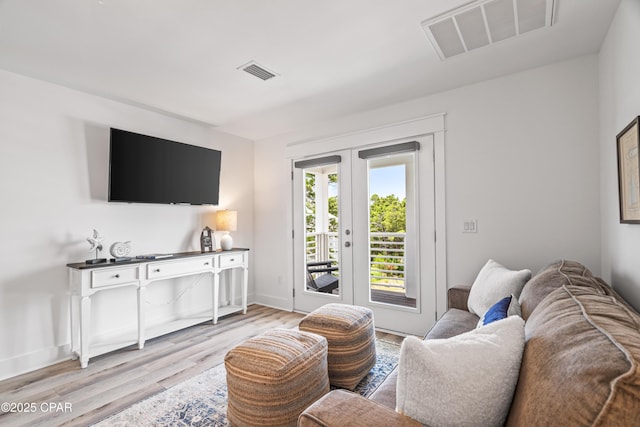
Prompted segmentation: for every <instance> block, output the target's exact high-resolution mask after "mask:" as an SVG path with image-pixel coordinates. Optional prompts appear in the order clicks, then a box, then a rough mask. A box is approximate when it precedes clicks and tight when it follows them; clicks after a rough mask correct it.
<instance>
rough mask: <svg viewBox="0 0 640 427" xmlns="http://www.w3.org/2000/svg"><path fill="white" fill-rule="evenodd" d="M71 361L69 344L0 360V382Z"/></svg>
mask: <svg viewBox="0 0 640 427" xmlns="http://www.w3.org/2000/svg"><path fill="white" fill-rule="evenodd" d="M69 359H71V349H70V345H69V344H64V345H61V346H57V347H48V348H43V349H41V350H36V351H32V352H30V353H23V354H20V355H17V356H12V357H10V358H7V359H3V360H0V381H1V380H6V379H7V378H11V377H16V376H18V375H22V374H26V373H27V372H31V371H35V370H37V369H42V368H46V367H48V366H51V365H54V364H56V363H60V362H64V361H65V360H69Z"/></svg>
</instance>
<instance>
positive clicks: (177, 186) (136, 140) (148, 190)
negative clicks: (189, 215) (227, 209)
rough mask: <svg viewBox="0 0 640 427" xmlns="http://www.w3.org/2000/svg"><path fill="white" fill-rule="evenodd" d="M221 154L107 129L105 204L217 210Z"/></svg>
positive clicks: (165, 140) (174, 142)
mask: <svg viewBox="0 0 640 427" xmlns="http://www.w3.org/2000/svg"><path fill="white" fill-rule="evenodd" d="M221 157H222V153H221V152H220V151H218V150H213V149H210V148H204V147H198V146H195V145H189V144H183V143H180V142H176V141H170V140H167V139H162V138H155V137H152V136H147V135H141V134H139V133H134V132H128V131H125V130H120V129H114V128H111V143H110V152H109V201H110V202H128V203H163V204H189V205H217V204H218V197H219V191H220V161H221Z"/></svg>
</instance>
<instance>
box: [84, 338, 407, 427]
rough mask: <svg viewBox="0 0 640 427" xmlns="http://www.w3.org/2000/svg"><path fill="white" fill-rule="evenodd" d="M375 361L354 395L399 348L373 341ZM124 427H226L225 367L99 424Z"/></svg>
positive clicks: (380, 376)
mask: <svg viewBox="0 0 640 427" xmlns="http://www.w3.org/2000/svg"><path fill="white" fill-rule="evenodd" d="M376 351H377V360H376V364H375V366H374V367H373V368H372V369H371V371H370V372H369V374H368V375H367V376H366V377H365V378H364V379H363V380H362V381H361V382H360V384H358V385H357V386H356V389H355V392H356V393H359V394H360V395H362V396H364V397H368V396H369V395H370V394H371V393H373V392H374V391H375V390H376V388H378V386H379V385H380V384H381V383H382V381H383V380H384V379H385V378H386V376H387V375H388V374H389V373H390V372H391V371H392V370H393V368H395V367H396V365H397V364H398V358H399V355H400V346H399V345H397V344H394V343H390V342H387V341H382V340H379V339H378V340H376ZM94 425H95V426H98V427H107V426H108V427H125V426H159V427H163V426H172V427H173V426H195V427H200V426H202V427H204V426H228V425H229V423H228V422H227V381H226V372H225V369H224V363H221V364H220V365H218V366H215V367H214V368H211V369H209V370H208V371H205V372H203V373H201V374H199V375H197V376H195V377H193V378H191V379H189V380H187V381H185V382H183V383H181V384H178V385H176V386H174V387H171V388H170V389H168V390H165V391H163V392H161V393H159V394H156V395H154V396H152V397H150V398H148V399H146V400H143V401H141V402H138V403H136V404H134V405H132V406H130V407H129V408H127V409H125V410H124V411H122V412H120V413H118V414H115V415H113V416H111V417H109V418H107V419H105V420H103V421H101V422H99V423H98V424H94Z"/></svg>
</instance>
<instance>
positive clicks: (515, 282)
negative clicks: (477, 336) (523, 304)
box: [467, 259, 531, 317]
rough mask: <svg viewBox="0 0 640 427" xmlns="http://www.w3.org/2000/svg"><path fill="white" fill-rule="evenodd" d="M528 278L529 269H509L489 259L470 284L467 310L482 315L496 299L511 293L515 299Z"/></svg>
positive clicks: (529, 274) (529, 276) (498, 299)
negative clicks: (471, 284)
mask: <svg viewBox="0 0 640 427" xmlns="http://www.w3.org/2000/svg"><path fill="white" fill-rule="evenodd" d="M530 278H531V271H530V270H520V271H514V270H509V269H508V268H506V267H505V266H503V265H501V264H499V263H497V262H495V261H494V260H492V259H490V260H489V261H487V263H486V264H485V265H484V267H482V270H480V272H479V273H478V276H477V277H476V280H475V281H474V282H473V286H471V291H470V292H469V299H468V301H467V305H468V306H469V311H470V312H471V313H473V314H475V315H477V316H478V317H482V315H484V313H486V312H487V310H489V308H491V306H492V305H493V304H495V303H496V301H500V300H501V299H502V298H504V297H508V296H509V295H512V294H513V295H514V296H515V297H516V299H517V298H519V297H520V293H521V292H522V288H523V287H524V284H525V283H527V281H528V280H529V279H530Z"/></svg>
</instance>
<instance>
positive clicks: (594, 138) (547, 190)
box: [254, 55, 600, 307]
mask: <svg viewBox="0 0 640 427" xmlns="http://www.w3.org/2000/svg"><path fill="white" fill-rule="evenodd" d="M597 83H598V77H597V57H596V56H594V55H590V56H586V57H581V58H577V59H574V60H570V61H566V62H562V63H558V64H554V65H550V66H546V67H542V68H538V69H533V70H529V71H526V72H522V73H518V74H514V75H509V76H505V77H502V78H499V79H495V80H490V81H486V82H482V83H479V84H475V85H471V86H467V87H463V88H459V89H456V90H452V91H448V92H444V93H441V94H437V95H434V96H429V97H424V98H419V99H416V100H414V101H411V102H405V103H402V104H396V105H392V106H389V107H386V108H383V109H378V110H374V111H370V112H367V113H362V114H359V115H354V116H350V117H345V118H343V119H341V120H337V121H333V122H329V123H319V124H317V125H316V126H313V127H310V128H307V129H302V130H300V131H299V132H296V133H293V134H290V135H285V136H280V137H276V138H271V139H268V140H263V141H258V142H257V143H256V146H255V156H256V175H255V176H256V186H255V191H256V222H255V226H256V230H258V232H257V233H256V237H255V243H254V244H255V254H256V258H257V259H258V261H257V262H256V264H255V269H256V272H255V273H256V277H260V281H259V282H258V283H256V298H257V299H258V300H259V301H263V302H268V303H270V304H277V303H278V302H280V303H281V306H282V307H290V305H291V297H290V294H291V291H290V289H291V285H287V284H286V283H285V280H284V279H286V275H287V274H288V272H287V271H286V265H287V264H286V259H287V258H286V256H287V254H288V251H289V246H290V240H291V239H290V238H289V236H290V231H289V230H287V228H286V218H287V215H290V213H289V212H286V211H285V210H284V207H285V206H286V205H287V199H288V198H290V197H291V196H290V194H289V192H288V188H289V187H288V185H289V181H288V180H289V179H290V178H289V164H288V162H287V161H286V160H285V159H284V148H285V147H286V145H287V144H290V143H297V142H300V141H311V140H314V139H319V138H322V137H327V136H330V135H337V134H341V133H347V132H352V131H356V130H361V129H366V128H371V127H375V126H380V125H383V124H388V123H394V122H400V121H403V120H407V119H411V118H414V117H419V116H426V115H429V114H435V113H439V112H445V113H446V114H447V116H446V138H445V151H446V197H447V201H446V212H447V263H448V266H447V276H448V281H449V285H453V284H457V283H471V282H472V281H473V279H474V278H475V276H476V274H477V272H478V271H479V270H480V268H481V267H482V265H484V263H485V262H486V261H487V259H488V258H494V259H496V260H498V261H499V262H502V263H504V264H505V265H507V266H509V267H512V268H530V269H532V270H533V271H534V272H536V271H537V270H538V269H540V268H541V267H543V266H544V265H545V264H547V263H548V262H550V261H552V260H554V259H558V258H567V259H574V260H577V261H581V262H583V263H584V264H586V265H587V266H588V267H589V268H590V269H592V271H593V272H594V273H596V274H598V273H599V270H600V234H599V227H600V213H599V172H598V171H599V163H598V154H599V152H598V109H597ZM465 219H477V220H478V233H477V234H463V233H462V232H461V231H462V225H463V222H464V220H465Z"/></svg>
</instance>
